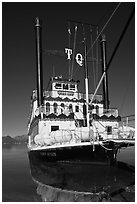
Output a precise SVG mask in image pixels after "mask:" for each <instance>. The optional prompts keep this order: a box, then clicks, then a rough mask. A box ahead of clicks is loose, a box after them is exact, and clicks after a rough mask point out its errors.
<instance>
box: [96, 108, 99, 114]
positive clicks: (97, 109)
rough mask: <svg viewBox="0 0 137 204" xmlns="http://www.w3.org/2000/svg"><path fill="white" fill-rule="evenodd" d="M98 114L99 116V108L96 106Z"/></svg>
mask: <svg viewBox="0 0 137 204" xmlns="http://www.w3.org/2000/svg"><path fill="white" fill-rule="evenodd" d="M96 114H97V115H98V114H99V106H96Z"/></svg>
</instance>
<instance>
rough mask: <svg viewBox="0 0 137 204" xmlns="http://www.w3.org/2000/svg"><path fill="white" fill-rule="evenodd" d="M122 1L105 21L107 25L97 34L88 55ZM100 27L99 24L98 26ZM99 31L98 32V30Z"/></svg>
mask: <svg viewBox="0 0 137 204" xmlns="http://www.w3.org/2000/svg"><path fill="white" fill-rule="evenodd" d="M120 4H121V2H119V3H118V5H117V6H116V8H115V9H114V11H113V12H112V14H111V16H110V17H109V19H108V20H107V22H106V23H105V25H104V26H103V28H102V29H101V31H100V33H99V34H98V35H97V37H96V39H95V40H94V42H93V44H92V46H91V47H90V48H89V50H88V51H87V55H88V54H89V52H90V50H91V49H92V48H93V46H94V45H95V43H96V42H97V41H98V39H99V37H100V35H101V34H102V32H103V31H104V29H105V28H106V27H107V25H108V23H109V22H110V20H111V19H112V17H113V16H114V14H115V13H116V11H117V9H118V8H119V6H120ZM97 27H98V26H97ZM97 33H98V32H97ZM78 68H79V66H77V68H76V71H77V70H78ZM76 71H75V73H76Z"/></svg>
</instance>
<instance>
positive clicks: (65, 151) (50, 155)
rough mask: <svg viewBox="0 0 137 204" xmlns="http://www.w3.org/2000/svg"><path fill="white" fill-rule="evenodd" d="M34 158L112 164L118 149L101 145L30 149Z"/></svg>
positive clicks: (51, 160)
mask: <svg viewBox="0 0 137 204" xmlns="http://www.w3.org/2000/svg"><path fill="white" fill-rule="evenodd" d="M29 154H30V155H33V156H34V158H37V159H40V160H43V161H48V162H85V163H86V162H94V163H108V164H112V163H115V161H116V151H114V150H112V151H108V150H106V149H104V148H102V147H101V146H100V145H95V146H94V147H93V145H87V146H75V147H73V146H72V147H64V148H63V147H61V148H53V149H41V150H40V149H37V150H36V149H35V150H30V151H29Z"/></svg>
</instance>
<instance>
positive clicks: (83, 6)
mask: <svg viewBox="0 0 137 204" xmlns="http://www.w3.org/2000/svg"><path fill="white" fill-rule="evenodd" d="M117 4H118V3H117V2H115V3H112V2H110V3H103V2H102V3H99V2H96V3H93V2H88V3H82V2H77V3H74V2H66V3H60V2H56V3H55V2H51V3H48V2H45V3H33V2H31V3H26V2H23V3H17V2H13V3H10V2H7V3H6V2H4V3H2V66H3V68H2V112H3V113H2V116H3V118H2V126H3V133H2V134H3V135H11V136H16V135H21V134H25V133H27V122H28V117H29V112H30V96H31V93H32V90H33V89H35V88H36V76H35V74H36V63H35V62H36V59H35V33H34V19H35V17H37V16H39V17H40V19H41V20H42V36H43V39H42V40H43V43H42V46H43V50H44V49H47V50H59V51H62V52H63V51H64V48H65V47H68V33H67V20H68V19H70V20H75V21H84V22H87V23H90V24H95V25H96V24H97V25H98V26H99V30H101V28H102V27H103V26H104V25H105V23H106V21H107V20H108V18H109V17H110V15H111V14H112V12H113V11H114V9H115V7H116V6H117ZM133 7H134V3H132V2H131V3H121V5H120V7H119V8H118V10H117V11H116V13H115V15H114V16H113V18H112V19H111V21H110V22H109V24H108V26H107V27H106V29H105V30H104V32H103V33H104V34H105V35H106V38H107V59H108V61H109V59H110V57H111V54H112V52H113V50H114V48H115V46H116V43H117V41H118V39H119V36H120V34H121V32H122V29H123V28H124V25H125V24H126V22H127V20H128V18H129V15H130V13H131V12H132V9H133ZM78 29H79V30H80V29H81V28H80V26H79V25H78ZM87 29H88V28H87ZM71 30H72V32H73V31H74V24H71ZM79 35H80V34H79ZM87 35H88V34H87ZM73 37H74V36H73ZM73 37H72V40H73ZM88 37H89V36H88ZM78 40H79V39H78ZM79 44H80V43H77V51H78V49H79V48H78V45H79ZM72 47H73V46H72ZM88 47H90V46H89V45H88ZM53 66H54V67H55V73H56V75H63V76H64V77H65V78H66V77H68V62H67V60H66V58H62V57H60V56H58V57H57V56H51V55H47V54H43V72H44V76H43V78H44V87H45V88H46V87H47V84H48V80H49V78H50V77H51V75H52V72H53V71H52V67H53ZM76 69H77V65H76V64H75V66H74V72H76ZM83 76H84V71H83V68H79V69H77V72H76V74H75V76H74V79H76V80H78V79H80V81H81V85H80V90H82V89H83V88H82V87H83V81H84V78H83ZM108 77H109V79H108V80H109V98H110V106H111V107H112V108H118V109H119V112H120V115H122V116H124V115H131V114H134V111H135V19H134V17H133V19H132V21H131V22H130V25H129V27H128V29H127V32H126V34H125V35H124V37H123V40H122V42H121V44H120V47H119V49H118V50H117V53H116V55H115V57H114V59H113V61H112V63H111V66H110V67H109V71H108ZM89 79H90V82H89V89H90V92H93V71H92V67H91V64H89ZM99 93H101V89H100V90H99Z"/></svg>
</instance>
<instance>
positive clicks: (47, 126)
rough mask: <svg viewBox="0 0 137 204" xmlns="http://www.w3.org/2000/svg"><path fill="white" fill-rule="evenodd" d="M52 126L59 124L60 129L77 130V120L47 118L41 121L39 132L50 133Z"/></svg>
mask: <svg viewBox="0 0 137 204" xmlns="http://www.w3.org/2000/svg"><path fill="white" fill-rule="evenodd" d="M51 126H59V130H68V131H69V130H75V128H76V127H75V121H73V120H45V121H39V134H41V133H42V134H43V132H44V131H45V132H44V134H46V135H49V134H50V132H51Z"/></svg>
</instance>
